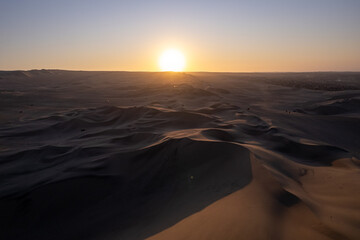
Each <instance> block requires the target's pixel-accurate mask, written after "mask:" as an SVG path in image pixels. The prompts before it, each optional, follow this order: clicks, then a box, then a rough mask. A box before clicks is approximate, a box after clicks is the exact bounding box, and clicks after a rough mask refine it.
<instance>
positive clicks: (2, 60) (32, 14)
mask: <svg viewBox="0 0 360 240" xmlns="http://www.w3.org/2000/svg"><path fill="white" fill-rule="evenodd" d="M168 48H176V49H178V50H179V51H181V52H182V53H183V54H184V55H185V57H186V68H185V70H186V71H211V72H281V71H285V72H290V71H360V1H359V0H247V1H245V0H237V1H235V0H222V1H220V0H218V1H212V0H207V1H205V0H198V1H196V0H192V1H188V0H181V1H172V0H167V1H164V0H163V1H161V0H153V1H150V0H148V1H145V0H143V1H139V0H118V1H115V0H97V1H95V0H61V1H60V0H0V70H28V69H44V68H45V69H68V70H119V71H159V70H160V69H159V66H158V58H159V56H160V55H161V53H162V52H163V51H165V50H166V49H168Z"/></svg>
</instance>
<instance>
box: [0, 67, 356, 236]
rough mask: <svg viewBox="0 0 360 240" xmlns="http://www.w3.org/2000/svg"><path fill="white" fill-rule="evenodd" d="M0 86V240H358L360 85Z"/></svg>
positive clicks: (238, 78)
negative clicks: (1, 239) (0, 227)
mask: <svg viewBox="0 0 360 240" xmlns="http://www.w3.org/2000/svg"><path fill="white" fill-rule="evenodd" d="M0 77H1V78H0V83H1V84H0V86H1V87H0V96H1V99H3V100H4V101H2V102H1V103H0V108H1V109H2V111H1V112H3V113H5V112H6V113H7V114H2V115H0V123H1V125H0V182H1V184H0V210H1V212H2V214H1V219H0V224H1V225H2V226H5V227H4V228H3V230H0V237H1V238H4V239H49V238H51V239H133V240H138V239H145V238H149V239H304V238H311V239H357V238H358V237H360V231H359V228H358V226H360V218H359V216H360V214H359V213H360V202H359V199H360V181H358V180H359V176H360V175H359V173H360V169H359V166H360V160H359V157H360V155H359V149H360V138H359V134H358V133H359V132H360V121H359V118H360V107H359V106H358V105H359V104H358V101H359V98H360V90H359V89H360V85H359V84H360V74H359V73H311V74H309V73H303V74H288V75H286V74H280V75H279V74H233V73H135V72H72V71H60V70H38V71H29V72H21V71H19V72H0ZM286 77H288V79H289V81H286ZM338 79H343V80H342V81H338ZM310 80H311V81H310ZM333 81H335V82H333ZM324 83H328V85H327V84H324ZM309 86H310V87H309ZM314 86H316V87H314Z"/></svg>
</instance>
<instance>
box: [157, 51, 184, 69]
mask: <svg viewBox="0 0 360 240" xmlns="http://www.w3.org/2000/svg"><path fill="white" fill-rule="evenodd" d="M159 65H160V69H161V71H172V72H181V71H184V67H185V57H184V55H183V54H182V53H181V52H180V51H178V50H176V49H170V50H167V51H165V52H164V53H163V54H162V55H161V56H160V58H159Z"/></svg>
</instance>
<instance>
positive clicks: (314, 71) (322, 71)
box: [0, 68, 360, 73]
mask: <svg viewBox="0 0 360 240" xmlns="http://www.w3.org/2000/svg"><path fill="white" fill-rule="evenodd" d="M30 71H67V72H133V73H170V72H171V73H360V70H313V71H238V72H236V71H178V72H175V71H146V70H145V71H142V70H81V69H71V70H69V69H56V68H49V69H46V68H43V69H27V70H24V69H12V70H1V69H0V72H30Z"/></svg>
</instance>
